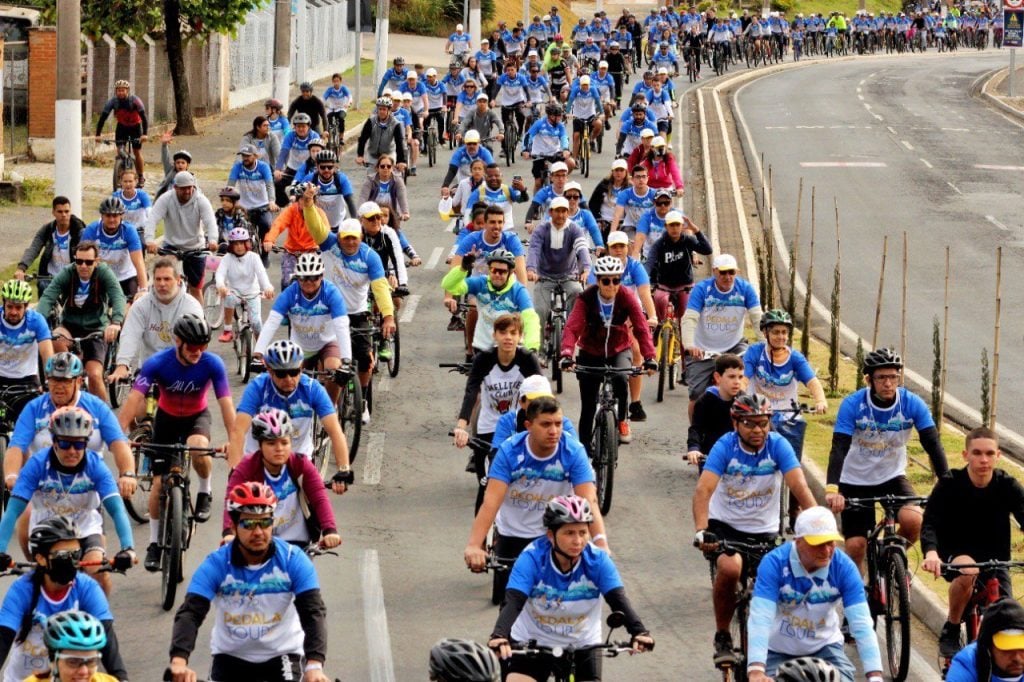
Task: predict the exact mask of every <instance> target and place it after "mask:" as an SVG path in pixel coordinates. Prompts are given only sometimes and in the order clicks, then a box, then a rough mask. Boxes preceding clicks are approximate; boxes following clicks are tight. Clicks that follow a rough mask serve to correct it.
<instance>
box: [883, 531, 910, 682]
mask: <svg viewBox="0 0 1024 682" xmlns="http://www.w3.org/2000/svg"><path fill="white" fill-rule="evenodd" d="M906 562H907V558H906V555H904V554H903V552H901V551H898V550H895V549H893V550H889V551H887V552H886V553H885V555H884V560H883V565H884V566H885V569H884V570H885V648H886V654H887V655H888V661H889V674H890V675H892V679H893V682H903V681H904V680H906V679H907V675H908V674H909V672H910V584H909V583H908V582H907V563H906Z"/></svg>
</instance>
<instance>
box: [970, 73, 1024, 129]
mask: <svg viewBox="0 0 1024 682" xmlns="http://www.w3.org/2000/svg"><path fill="white" fill-rule="evenodd" d="M1009 73H1010V68H1009V67H1003V68H1001V69H995V70H994V71H989V72H988V73H986V74H983V75H982V76H981V77H980V78H978V80H976V81H975V82H974V84H973V85H972V86H971V94H972V95H974V96H975V97H978V96H980V97H981V98H982V99H984V100H986V101H987V102H988V104H989V106H992V107H995V108H996V109H999V110H1000V111H1001V112H1002V113H1004V114H1007V115H1009V116H1013V117H1014V118H1015V119H1017V120H1018V121H1024V112H1022V111H1021V110H1020V109H1017V108H1016V107H1012V106H1010V105H1009V104H1007V103H1006V102H1004V101H1003V98H1002V97H1000V96H999V95H993V94H992V93H991V92H989V91H988V88H989V86H990V85H992V83H994V82H995V80H996V79H997V78H999V76H1004V77H1005V75H1006V74H1009Z"/></svg>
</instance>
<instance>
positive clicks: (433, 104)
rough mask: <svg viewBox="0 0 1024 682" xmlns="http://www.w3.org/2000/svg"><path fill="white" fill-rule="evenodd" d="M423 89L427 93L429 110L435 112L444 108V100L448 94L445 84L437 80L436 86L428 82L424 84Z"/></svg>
mask: <svg viewBox="0 0 1024 682" xmlns="http://www.w3.org/2000/svg"><path fill="white" fill-rule="evenodd" d="M423 89H424V90H426V91H427V109H429V110H430V111H434V110H436V109H441V108H443V107H444V104H445V102H444V100H445V97H446V96H447V94H448V88H446V87H445V85H444V83H442V82H441V81H439V80H435V81H434V84H433V85H431V84H430V81H429V80H428V81H427V82H425V83H424V84H423Z"/></svg>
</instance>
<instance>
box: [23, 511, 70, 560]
mask: <svg viewBox="0 0 1024 682" xmlns="http://www.w3.org/2000/svg"><path fill="white" fill-rule="evenodd" d="M77 539H78V526H77V525H75V522H74V521H73V520H71V519H70V518H69V517H67V516H51V517H50V518H48V519H46V520H45V521H40V522H39V525H38V526H36V527H35V528H33V529H32V532H31V533H29V535H28V553H29V554H31V555H32V556H35V555H36V554H43V555H45V554H48V553H49V551H50V548H51V547H53V546H54V545H55V544H57V543H58V542H61V541H63V540H77Z"/></svg>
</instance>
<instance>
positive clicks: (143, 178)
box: [138, 175, 146, 189]
mask: <svg viewBox="0 0 1024 682" xmlns="http://www.w3.org/2000/svg"><path fill="white" fill-rule="evenodd" d="M145 186H146V176H145V175H140V176H139V182H138V187H139V189H142V188H143V187H145Z"/></svg>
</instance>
